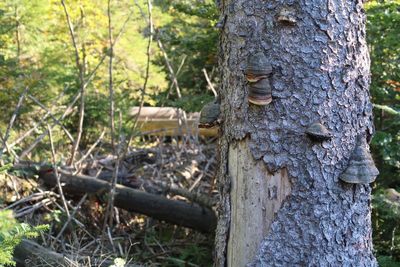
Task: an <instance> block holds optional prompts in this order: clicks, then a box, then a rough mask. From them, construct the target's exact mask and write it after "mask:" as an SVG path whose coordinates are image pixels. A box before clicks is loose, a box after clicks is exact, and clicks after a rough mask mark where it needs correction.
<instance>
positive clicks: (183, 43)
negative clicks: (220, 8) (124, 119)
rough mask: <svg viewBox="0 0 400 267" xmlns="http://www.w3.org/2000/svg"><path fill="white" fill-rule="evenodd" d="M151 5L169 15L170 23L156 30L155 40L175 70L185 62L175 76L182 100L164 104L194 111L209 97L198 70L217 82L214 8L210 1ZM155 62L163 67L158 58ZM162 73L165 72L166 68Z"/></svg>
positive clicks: (170, 0) (172, 0) (170, 1)
mask: <svg viewBox="0 0 400 267" xmlns="http://www.w3.org/2000/svg"><path fill="white" fill-rule="evenodd" d="M155 4H156V5H158V6H159V7H160V8H161V10H162V11H163V12H165V13H167V14H168V15H169V16H171V20H170V21H169V22H168V23H165V25H163V26H162V27H160V29H159V31H158V35H157V37H158V38H160V40H161V41H162V43H163V44H164V46H165V48H166V51H167V53H168V56H169V57H170V58H171V62H172V65H173V66H174V67H175V71H177V69H178V67H179V66H180V64H181V62H182V60H184V59H185V61H184V64H183V66H182V68H181V70H180V72H179V75H178V82H179V86H180V87H181V90H182V96H183V98H182V99H180V100H178V99H177V98H176V97H175V98H172V99H173V100H175V102H173V101H169V102H168V104H169V105H172V106H178V107H182V108H184V109H186V110H188V111H193V110H197V111H198V110H200V109H201V107H202V106H203V105H204V98H205V97H204V96H205V95H209V96H212V93H211V92H210V91H208V90H207V81H206V79H205V77H204V74H203V72H202V69H203V68H205V69H206V70H207V73H208V74H209V76H211V79H212V81H213V82H217V79H216V77H217V75H216V69H217V40H218V30H217V29H216V28H215V27H214V25H215V24H216V23H217V19H218V13H217V8H216V6H215V4H214V1H213V0H207V1H193V0H192V1H188V0H168V1H165V0H162V1H160V0H159V1H155ZM157 63H158V64H159V65H161V66H165V63H164V59H163V58H162V57H160V58H158V59H157ZM165 72H167V73H168V71H167V69H166V68H165ZM194 96H198V97H194ZM209 99H210V98H209ZM171 102H173V103H171Z"/></svg>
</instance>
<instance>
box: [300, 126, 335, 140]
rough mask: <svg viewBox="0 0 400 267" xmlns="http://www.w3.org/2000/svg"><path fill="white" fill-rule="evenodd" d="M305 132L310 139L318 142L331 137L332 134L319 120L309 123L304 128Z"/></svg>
mask: <svg viewBox="0 0 400 267" xmlns="http://www.w3.org/2000/svg"><path fill="white" fill-rule="evenodd" d="M306 134H307V135H308V137H309V138H310V139H311V140H313V141H318V142H322V141H326V140H329V139H331V138H332V134H331V133H330V132H329V131H328V129H326V127H325V126H324V125H322V124H321V123H319V122H315V123H313V124H311V125H310V126H309V127H308V128H307V129H306Z"/></svg>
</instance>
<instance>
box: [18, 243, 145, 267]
mask: <svg viewBox="0 0 400 267" xmlns="http://www.w3.org/2000/svg"><path fill="white" fill-rule="evenodd" d="M13 256H14V261H15V262H16V263H17V267H25V266H26V267H28V266H32V261H31V260H33V262H35V260H36V259H37V260H38V261H39V262H40V263H46V264H40V266H65V267H67V266H81V265H79V263H78V262H77V261H76V260H73V259H74V258H76V256H75V257H73V256H71V255H64V254H61V253H58V252H55V251H52V250H50V249H48V248H45V247H43V246H41V245H39V244H38V243H36V242H34V241H32V240H27V239H22V241H21V243H19V244H18V246H17V247H16V248H15V250H14V254H13ZM80 258H82V259H83V260H87V257H80ZM101 262H102V263H103V264H104V266H110V265H112V263H113V261H111V260H101ZM125 267H141V265H136V264H129V263H128V264H126V265H125Z"/></svg>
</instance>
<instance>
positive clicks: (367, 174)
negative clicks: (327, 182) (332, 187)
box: [339, 136, 379, 184]
mask: <svg viewBox="0 0 400 267" xmlns="http://www.w3.org/2000/svg"><path fill="white" fill-rule="evenodd" d="M367 147H368V144H367V140H366V138H365V137H364V136H359V137H357V142H356V147H355V148H354V151H353V153H352V154H351V156H350V161H349V165H348V166H347V168H346V170H345V171H344V172H343V173H342V174H341V175H340V177H339V178H340V180H342V181H344V182H346V183H350V184H369V183H372V182H374V181H375V179H376V176H378V174H379V171H378V169H377V168H376V167H375V163H374V160H373V159H372V156H371V154H370V152H369V150H368V148H367Z"/></svg>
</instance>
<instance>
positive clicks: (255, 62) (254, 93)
mask: <svg viewBox="0 0 400 267" xmlns="http://www.w3.org/2000/svg"><path fill="white" fill-rule="evenodd" d="M271 74H272V66H271V64H270V63H269V62H268V59H267V58H266V57H265V55H264V53H262V52H259V53H256V54H253V55H250V56H249V58H248V60H247V68H246V71H245V75H246V80H247V82H248V84H249V96H248V99H249V102H250V103H252V104H255V105H260V106H264V105H268V104H269V103H271V101H272V90H271V85H270V81H269V77H270V76H271Z"/></svg>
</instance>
